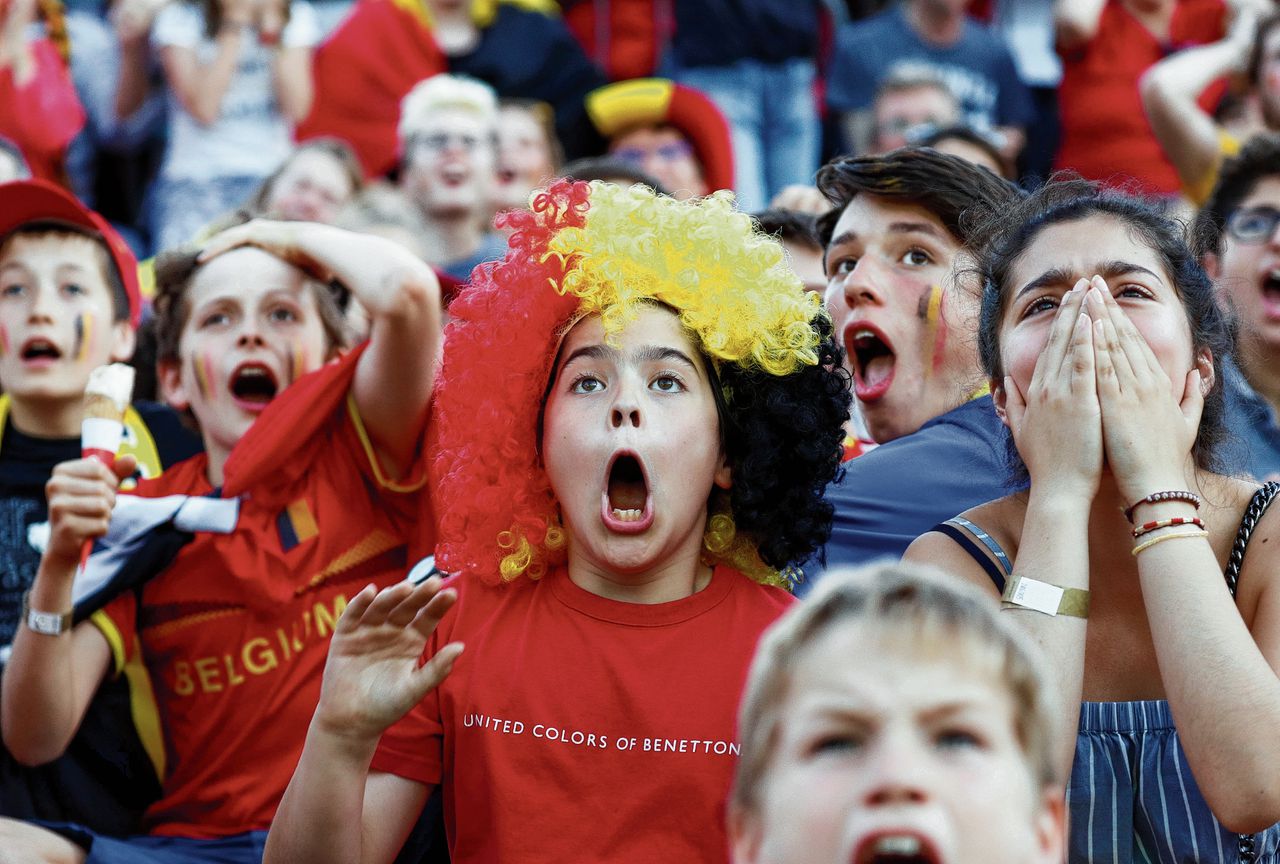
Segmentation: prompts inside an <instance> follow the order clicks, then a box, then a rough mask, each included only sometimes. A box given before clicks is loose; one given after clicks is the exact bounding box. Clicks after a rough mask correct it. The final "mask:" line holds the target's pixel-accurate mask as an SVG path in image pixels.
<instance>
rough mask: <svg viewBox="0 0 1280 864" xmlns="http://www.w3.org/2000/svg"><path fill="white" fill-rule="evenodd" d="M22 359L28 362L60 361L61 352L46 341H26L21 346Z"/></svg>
mask: <svg viewBox="0 0 1280 864" xmlns="http://www.w3.org/2000/svg"><path fill="white" fill-rule="evenodd" d="M21 356H22V359H23V360H24V361H28V362H39V361H41V360H60V359H62V352H61V351H60V350H59V349H58V346H57V345H54V344H53V343H52V342H50V341H49V340H48V339H28V340H27V341H26V343H25V344H23V346H22V352H21Z"/></svg>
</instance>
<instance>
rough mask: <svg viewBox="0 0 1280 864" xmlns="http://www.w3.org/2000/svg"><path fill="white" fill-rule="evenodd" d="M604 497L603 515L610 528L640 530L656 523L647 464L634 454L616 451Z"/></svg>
mask: <svg viewBox="0 0 1280 864" xmlns="http://www.w3.org/2000/svg"><path fill="white" fill-rule="evenodd" d="M601 497H602V500H601V511H602V512H601V517H602V518H603V520H604V523H605V525H606V526H607V527H608V528H609V529H610V530H613V531H618V532H620V533H623V534H637V533H639V532H641V531H644V530H645V529H646V528H648V527H649V526H650V525H651V524H653V499H652V498H651V497H650V495H649V481H648V479H647V478H646V477H645V473H644V466H643V465H642V464H641V462H640V460H639V458H637V457H636V456H635V455H634V454H632V453H618V454H616V455H614V457H613V463H612V464H611V465H610V466H609V476H608V481H607V483H606V485H605V490H604V494H603V496H601Z"/></svg>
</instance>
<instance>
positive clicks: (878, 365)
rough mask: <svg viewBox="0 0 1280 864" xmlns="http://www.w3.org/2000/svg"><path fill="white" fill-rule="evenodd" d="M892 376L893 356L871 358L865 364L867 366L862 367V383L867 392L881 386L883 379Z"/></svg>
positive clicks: (882, 355)
mask: <svg viewBox="0 0 1280 864" xmlns="http://www.w3.org/2000/svg"><path fill="white" fill-rule="evenodd" d="M892 374H893V355H892V354H881V355H880V356H879V357H873V358H872V359H871V360H870V361H868V362H867V365H866V366H864V367H863V369H862V383H863V385H864V386H865V387H866V388H867V389H868V390H872V389H875V388H876V387H879V386H880V385H881V384H883V383H884V382H885V379H887V378H888V377H889V376H890V375H892Z"/></svg>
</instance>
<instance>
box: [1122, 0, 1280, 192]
mask: <svg viewBox="0 0 1280 864" xmlns="http://www.w3.org/2000/svg"><path fill="white" fill-rule="evenodd" d="M1232 8H1233V10H1234V15H1235V17H1234V19H1233V20H1232V22H1231V26H1230V28H1229V29H1228V30H1227V34H1226V35H1225V36H1224V37H1223V38H1221V39H1219V40H1218V41H1217V42H1211V43H1209V44H1207V45H1198V46H1196V47H1194V48H1188V49H1186V50H1185V51H1179V52H1178V53H1176V54H1173V55H1171V56H1169V57H1166V58H1165V59H1164V60H1161V61H1160V62H1159V63H1157V64H1156V65H1155V66H1153V67H1152V68H1151V69H1150V70H1149V71H1148V72H1147V73H1146V75H1144V76H1143V78H1142V81H1141V88H1142V89H1141V92H1142V104H1143V106H1144V107H1145V108H1146V112H1147V117H1148V118H1149V119H1150V121H1151V128H1152V129H1153V130H1154V131H1155V135H1156V140H1158V141H1159V142H1160V146H1161V147H1162V148H1164V152H1165V155H1166V156H1167V157H1168V159H1169V160H1170V161H1171V162H1172V163H1173V167H1174V168H1175V169H1176V170H1177V173H1178V179H1179V180H1180V181H1181V183H1182V191H1183V193H1184V194H1185V195H1186V196H1187V198H1189V199H1190V200H1191V201H1192V203H1195V204H1201V203H1203V202H1204V201H1205V199H1206V198H1208V197H1209V193H1210V192H1211V191H1212V190H1213V186H1214V183H1215V182H1216V181H1217V177H1218V168H1219V166H1220V165H1221V164H1222V160H1223V158H1224V157H1226V156H1233V155H1235V154H1236V153H1238V152H1239V151H1240V144H1241V141H1242V138H1247V137H1248V135H1249V134H1251V133H1252V132H1254V131H1263V129H1266V130H1271V131H1277V130H1280V12H1277V11H1276V5H1275V3H1274V2H1273V0H1232ZM1242 72H1243V73H1245V74H1246V75H1247V78H1248V83H1249V86H1250V87H1251V88H1252V89H1253V91H1254V93H1255V94H1256V97H1257V100H1258V103H1259V106H1258V107H1259V108H1260V110H1261V115H1260V119H1261V121H1262V122H1261V127H1257V126H1255V127H1253V128H1249V127H1248V126H1246V127H1245V128H1244V129H1241V130H1238V131H1239V132H1242V133H1244V134H1243V135H1242V134H1236V133H1232V132H1228V131H1227V130H1226V129H1224V128H1223V127H1221V126H1219V125H1218V124H1217V123H1216V122H1215V121H1214V118H1213V116H1212V115H1211V114H1210V113H1209V112H1208V111H1207V110H1205V108H1204V107H1203V106H1202V105H1201V104H1200V103H1199V102H1198V101H1197V100H1198V99H1199V98H1200V95H1201V94H1202V93H1203V92H1204V91H1205V89H1206V88H1208V87H1209V85H1210V84H1212V83H1213V82H1214V81H1216V80H1218V79H1219V78H1221V77H1223V76H1226V75H1234V74H1238V73H1242Z"/></svg>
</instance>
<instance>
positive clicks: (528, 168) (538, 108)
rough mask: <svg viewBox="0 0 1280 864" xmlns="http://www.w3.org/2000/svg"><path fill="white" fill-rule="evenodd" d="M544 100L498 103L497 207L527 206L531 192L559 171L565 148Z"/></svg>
mask: <svg viewBox="0 0 1280 864" xmlns="http://www.w3.org/2000/svg"><path fill="white" fill-rule="evenodd" d="M554 121H555V116H554V114H552V111H551V106H550V105H548V104H547V103H545V102H535V101H532V100H529V99H503V100H501V101H500V102H499V105H498V180H497V183H496V185H495V186H494V196H493V203H494V209H495V210H506V209H508V208H511V207H527V206H528V204H529V194H530V193H531V192H533V190H534V189H536V188H538V187H539V186H542V185H545V184H546V183H547V182H548V181H550V180H551V179H552V178H553V177H555V176H556V174H557V172H558V171H559V170H560V165H561V163H562V162H564V148H562V147H561V146H560V141H559V140H558V139H557V138H556V129H555V122H554Z"/></svg>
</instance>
